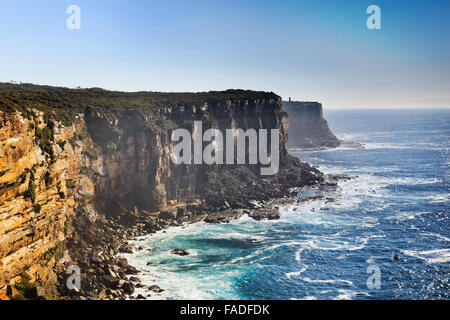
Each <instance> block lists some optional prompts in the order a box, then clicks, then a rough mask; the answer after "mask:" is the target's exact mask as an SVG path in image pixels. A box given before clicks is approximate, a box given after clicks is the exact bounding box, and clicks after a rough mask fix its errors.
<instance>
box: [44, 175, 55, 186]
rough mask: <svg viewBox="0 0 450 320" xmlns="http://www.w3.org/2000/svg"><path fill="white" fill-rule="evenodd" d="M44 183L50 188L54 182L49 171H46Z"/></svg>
mask: <svg viewBox="0 0 450 320" xmlns="http://www.w3.org/2000/svg"><path fill="white" fill-rule="evenodd" d="M44 181H45V185H46V186H47V187H48V186H50V185H51V184H52V182H53V178H52V177H51V175H50V172H49V171H46V172H45V174H44Z"/></svg>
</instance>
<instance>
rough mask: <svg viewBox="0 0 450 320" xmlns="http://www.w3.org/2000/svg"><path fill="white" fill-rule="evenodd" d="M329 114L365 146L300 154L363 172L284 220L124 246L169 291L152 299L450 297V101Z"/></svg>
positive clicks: (172, 233)
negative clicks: (447, 106) (442, 105)
mask: <svg viewBox="0 0 450 320" xmlns="http://www.w3.org/2000/svg"><path fill="white" fill-rule="evenodd" d="M324 116H325V118H326V119H327V120H328V122H329V125H330V127H331V130H332V131H333V132H334V133H335V134H336V135H337V136H338V138H340V139H342V140H343V141H345V142H357V143H361V144H363V145H364V148H363V149H360V148H355V147H353V146H351V145H350V146H347V145H346V144H345V143H344V145H343V146H341V147H339V148H337V149H333V150H324V151H300V150H290V153H291V154H292V155H294V156H297V157H298V158H300V159H301V160H302V161H305V162H308V163H310V164H311V165H314V166H317V167H318V168H319V169H320V170H321V171H323V172H324V173H338V174H341V173H343V174H348V175H350V176H352V177H353V179H351V180H349V181H341V182H340V183H339V185H338V189H337V191H336V192H335V194H334V195H333V196H332V197H330V198H328V199H327V198H324V199H321V200H313V201H308V202H304V203H299V204H295V205H287V206H285V207H283V208H281V209H280V216H281V218H280V219H279V220H275V221H274V220H272V221H259V222H257V221H254V220H252V219H250V218H248V217H247V216H243V217H241V218H240V219H238V220H235V221H233V222H231V223H228V224H206V223H203V222H200V223H196V224H191V225H187V226H183V227H172V228H170V229H168V230H165V231H160V232H157V233H156V234H154V235H151V236H147V237H142V238H140V239H139V240H138V241H137V243H136V244H137V245H138V246H145V247H148V248H151V249H152V251H151V252H148V251H145V250H142V251H138V252H136V253H133V254H125V255H124V256H126V257H127V258H128V259H129V262H130V263H131V264H132V265H134V266H136V267H137V268H138V269H139V270H141V271H142V272H141V274H140V275H139V277H140V278H141V280H142V282H143V283H145V284H147V285H153V284H157V285H159V286H160V287H161V288H163V289H165V291H164V292H162V293H159V294H156V293H152V294H151V296H150V297H148V299H449V298H450V284H449V277H450V264H449V262H450V212H449V211H450V210H449V208H450V206H449V202H450V184H449V167H450V163H449V162H450V157H449V146H450V142H449V141H450V139H449V138H450V110H364V111H356V110H328V111H325V115H324ZM174 248H185V249H188V250H189V251H190V252H191V255H189V256H184V257H181V256H177V255H173V254H171V253H170V250H172V249H174ZM395 255H398V259H394V256H395ZM374 279H376V280H377V281H378V280H379V281H378V282H377V281H375V282H374ZM374 283H375V284H376V285H375V286H374V285H373V284H374ZM139 293H144V295H145V296H147V293H148V292H145V291H144V290H143V289H137V290H136V294H139Z"/></svg>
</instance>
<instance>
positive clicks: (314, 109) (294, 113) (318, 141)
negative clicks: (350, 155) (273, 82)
mask: <svg viewBox="0 0 450 320" xmlns="http://www.w3.org/2000/svg"><path fill="white" fill-rule="evenodd" d="M283 109H284V110H285V111H286V112H287V113H288V115H289V130H288V135H289V140H288V148H301V149H324V148H336V147H337V146H339V145H340V143H341V142H340V140H339V139H338V138H336V136H335V135H334V134H333V133H332V132H331V130H330V128H329V127H328V122H327V121H326V120H325V119H324V118H323V109H322V104H321V103H318V102H300V101H284V102H283Z"/></svg>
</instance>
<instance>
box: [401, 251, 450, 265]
mask: <svg viewBox="0 0 450 320" xmlns="http://www.w3.org/2000/svg"><path fill="white" fill-rule="evenodd" d="M402 252H403V254H405V255H407V256H410V257H414V258H419V259H422V260H425V261H426V262H427V263H430V264H433V263H447V262H449V261H450V249H437V250H426V251H414V250H402Z"/></svg>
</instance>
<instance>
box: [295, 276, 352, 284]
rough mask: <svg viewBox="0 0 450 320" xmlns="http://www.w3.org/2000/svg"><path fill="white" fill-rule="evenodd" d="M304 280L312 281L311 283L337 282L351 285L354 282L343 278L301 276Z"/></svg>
mask: <svg viewBox="0 0 450 320" xmlns="http://www.w3.org/2000/svg"><path fill="white" fill-rule="evenodd" d="M301 279H302V280H303V281H305V282H310V283H329V284H335V283H345V284H347V285H349V286H353V282H351V281H349V280H341V279H325V280H322V279H311V278H308V277H304V278H301Z"/></svg>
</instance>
